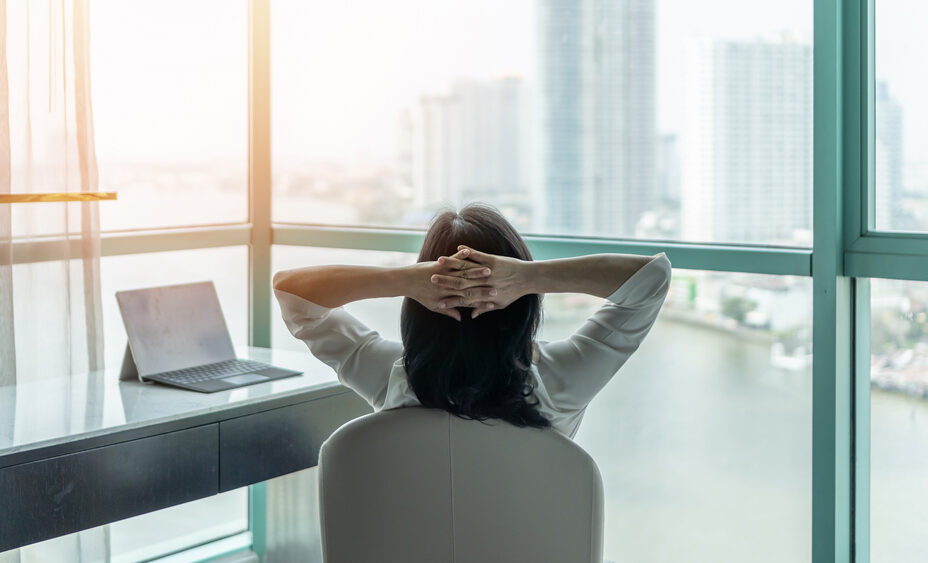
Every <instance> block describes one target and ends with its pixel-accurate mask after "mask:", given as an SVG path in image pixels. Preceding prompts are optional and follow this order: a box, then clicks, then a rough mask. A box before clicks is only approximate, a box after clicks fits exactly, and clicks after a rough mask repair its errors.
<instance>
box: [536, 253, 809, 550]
mask: <svg viewBox="0 0 928 563" xmlns="http://www.w3.org/2000/svg"><path fill="white" fill-rule="evenodd" d="M811 289H812V288H811V283H810V280H808V279H803V278H787V277H772V276H752V275H739V274H735V275H732V274H714V273H705V272H692V271H683V270H677V271H675V274H674V279H673V285H672V288H671V293H670V295H669V296H668V300H667V302H666V304H665V306H664V309H663V311H662V313H661V317H660V319H659V320H658V321H657V323H656V324H655V326H654V328H653V329H652V332H651V334H650V335H649V336H648V338H647V339H646V340H645V342H644V343H643V344H642V346H641V348H640V349H639V350H638V352H637V353H636V354H635V355H634V356H632V358H631V360H629V362H628V364H626V365H625V366H624V367H623V369H622V370H621V371H620V372H619V373H618V375H616V377H615V378H614V379H613V380H612V381H611V382H610V383H609V384H608V385H607V386H606V387H605V389H603V391H602V392H601V393H600V394H599V395H598V396H597V397H596V399H595V400H594V401H593V402H592V403H591V404H590V406H589V408H588V410H587V413H586V417H585V419H584V421H583V424H582V425H581V426H580V432H579V433H578V435H577V442H578V443H579V444H580V445H582V446H583V447H584V448H585V449H586V450H587V451H588V452H590V454H591V455H593V457H594V459H595V460H596V463H597V464H598V465H599V468H600V471H601V472H602V475H603V483H604V489H605V507H606V533H605V557H606V559H611V560H614V561H688V562H707V563H708V562H715V561H754V562H761V561H764V562H770V563H774V562H780V561H810V554H811V539H812V533H811V505H812V479H811V477H812V362H811V355H810V354H809V351H810V350H811V341H810V339H811V324H812V298H811V297H812V292H811ZM559 297H561V298H562V299H561V300H562V301H564V303H563V305H561V306H559V307H558V308H557V313H558V314H560V315H562V316H563V317H564V320H563V321H560V322H559V321H555V319H554V318H552V317H554V315H555V312H554V311H552V312H551V313H550V314H549V315H548V318H547V319H546V325H547V326H546V331H545V334H546V336H547V337H548V338H560V337H563V336H565V335H567V334H569V333H570V332H571V331H573V330H574V329H575V327H576V326H577V325H578V323H580V322H581V320H582V319H583V318H585V316H586V315H587V314H588V313H587V312H588V311H590V310H591V309H592V308H594V307H596V306H598V304H599V300H592V299H590V300H587V301H588V303H587V304H586V305H585V306H584V305H582V304H581V303H579V302H574V303H567V302H566V301H567V299H568V298H569V299H571V300H576V301H579V300H578V299H577V298H576V297H575V296H559ZM555 303H556V302H555V301H554V300H553V299H546V312H547V311H551V307H552V306H553V305H555Z"/></svg>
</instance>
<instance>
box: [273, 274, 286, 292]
mask: <svg viewBox="0 0 928 563" xmlns="http://www.w3.org/2000/svg"><path fill="white" fill-rule="evenodd" d="M288 274H289V272H288V271H287V270H281V271H279V272H276V273H275V274H274V278H273V279H272V280H271V285H273V286H274V289H279V290H281V291H286V289H285V287H286V285H287V279H288V278H289V277H290V276H289V275H288Z"/></svg>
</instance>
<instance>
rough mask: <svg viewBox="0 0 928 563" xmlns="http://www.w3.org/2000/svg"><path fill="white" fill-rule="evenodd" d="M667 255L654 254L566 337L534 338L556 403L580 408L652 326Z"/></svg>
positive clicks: (666, 279) (665, 282)
mask: <svg viewBox="0 0 928 563" xmlns="http://www.w3.org/2000/svg"><path fill="white" fill-rule="evenodd" d="M670 273H671V269H670V260H668V259H667V256H665V255H664V253H661V254H658V255H657V256H655V257H654V258H652V259H651V261H650V262H648V263H647V264H645V265H644V266H642V267H641V268H640V269H639V270H638V271H637V272H635V273H634V274H633V275H632V276H631V277H630V278H629V279H628V280H626V281H625V283H623V284H622V286H621V287H619V288H618V289H617V290H615V292H613V294H612V295H610V296H609V297H608V301H607V302H606V303H605V304H604V305H603V306H602V307H600V308H599V310H597V311H596V312H595V313H593V315H592V316H591V317H590V318H589V319H587V320H586V322H584V323H583V326H581V327H580V329H579V330H577V332H575V333H574V334H572V335H571V336H570V337H568V338H565V339H564V340H558V341H556V342H538V358H537V367H538V375H539V376H540V377H541V379H542V381H543V383H544V385H545V389H546V390H547V392H548V395H549V396H550V397H551V400H552V402H553V403H554V404H555V405H557V406H558V408H561V409H566V410H571V409H583V408H585V407H586V406H587V405H588V404H589V403H590V401H592V400H593V397H595V396H596V394H597V393H598V392H599V391H600V390H601V389H602V388H603V387H604V386H605V385H606V383H608V382H609V380H610V379H612V376H613V375H615V373H616V372H617V371H618V370H619V368H621V367H622V365H623V364H624V363H625V362H626V360H628V358H629V357H630V356H631V355H632V353H633V352H635V350H637V349H638V346H639V345H640V344H641V342H642V341H643V340H644V337H645V336H647V334H648V331H649V330H651V325H653V324H654V320H655V319H656V318H657V314H658V312H659V311H660V309H661V305H663V303H664V298H665V297H666V296H667V291H668V290H669V288H670Z"/></svg>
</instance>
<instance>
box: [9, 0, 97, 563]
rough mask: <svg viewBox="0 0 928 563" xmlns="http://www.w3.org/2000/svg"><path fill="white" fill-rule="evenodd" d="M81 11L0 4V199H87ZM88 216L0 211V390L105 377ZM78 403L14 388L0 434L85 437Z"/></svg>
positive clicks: (60, 210) (40, 547) (33, 555)
mask: <svg viewBox="0 0 928 563" xmlns="http://www.w3.org/2000/svg"><path fill="white" fill-rule="evenodd" d="M88 5H89V0H0V193H9V192H26V193H29V192H78V191H97V163H96V154H95V150H94V133H93V112H92V104H91V95H90V61H89V29H88V27H89V26H88V22H89V17H88V16H89V14H88ZM97 206H98V204H97V203H96V202H92V203H19V204H0V385H19V384H26V383H29V382H32V381H35V380H37V379H42V378H53V377H57V378H61V377H69V376H70V375H72V374H77V373H82V372H86V371H90V370H97V369H102V368H103V321H102V316H103V315H102V307H101V292H100V236H99V215H98V208H97ZM13 240H16V241H17V246H16V251H15V252H14V247H13V244H12V241H13ZM75 384H76V383H75ZM22 387H23V388H26V387H28V385H22ZM87 392H88V393H92V392H94V390H93V389H87ZM82 395H85V394H83V393H70V392H69V393H62V394H61V396H60V397H45V396H43V397H35V396H30V394H29V392H28V391H27V390H25V389H23V392H22V393H20V387H19V386H18V387H17V396H16V402H15V404H12V405H0V425H2V426H0V435H2V434H3V433H4V432H5V433H8V434H12V436H13V438H14V439H17V438H19V439H23V438H24V437H28V435H29V434H28V433H29V431H30V428H32V427H34V426H37V425H38V424H39V423H40V422H41V423H42V424H43V425H44V426H45V427H46V428H47V427H48V425H49V424H52V425H58V426H59V427H60V428H61V429H62V430H67V429H68V428H70V425H72V424H80V425H81V427H83V426H84V424H86V422H87V420H88V418H93V417H95V416H98V415H99V416H102V414H97V413H93V412H87V411H86V408H87V407H86V405H85V404H83V401H82V402H81V403H80V404H72V403H71V401H72V399H71V397H80V396H82ZM37 400H41V401H43V402H45V403H46V404H47V403H48V402H52V403H53V406H54V407H55V412H57V413H59V416H58V419H57V420H52V421H49V420H47V419H45V420H41V421H39V420H36V416H37V415H36V414H35V413H34V412H33V411H34V410H35V409H30V408H29V407H30V405H31V404H34V402H35V401H37ZM107 536H108V529H107V528H106V527H103V528H97V529H94V530H89V531H86V532H80V533H77V534H72V535H70V536H65V537H62V538H57V539H54V540H50V541H48V542H43V543H40V544H36V545H34V546H29V547H26V548H22V549H20V550H15V551H11V552H6V553H3V554H0V563H10V562H16V563H26V562H39V561H76V562H85V561H106V560H108V559H109V554H108V549H109V547H108V546H109V542H108V537H107Z"/></svg>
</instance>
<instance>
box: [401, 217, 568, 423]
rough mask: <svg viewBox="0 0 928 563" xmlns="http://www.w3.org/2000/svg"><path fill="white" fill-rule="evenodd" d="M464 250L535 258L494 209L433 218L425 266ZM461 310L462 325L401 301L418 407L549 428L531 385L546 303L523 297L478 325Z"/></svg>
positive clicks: (466, 310) (408, 368)
mask: <svg viewBox="0 0 928 563" xmlns="http://www.w3.org/2000/svg"><path fill="white" fill-rule="evenodd" d="M461 244H464V245H467V246H469V247H471V248H473V249H475V250H479V251H480V252H485V253H488V254H496V255H500V256H510V257H513V258H519V259H521V260H531V259H532V255H531V253H530V252H529V250H528V247H527V246H526V245H525V241H523V240H522V237H521V236H519V233H517V232H516V230H515V228H513V226H512V225H511V224H510V223H509V221H507V220H506V219H505V218H504V217H503V216H502V215H501V214H500V213H499V212H498V211H497V210H496V209H494V208H493V207H490V206H488V205H484V204H470V205H468V206H466V207H464V208H463V209H462V210H461V211H460V212H458V213H455V212H453V211H445V212H443V213H441V214H439V215H438V216H437V217H435V219H434V220H433V221H432V224H431V226H430V227H429V230H428V232H427V233H426V235H425V241H424V242H423V243H422V250H421V251H420V252H419V262H429V261H432V260H437V259H438V257H439V256H451V255H452V254H455V253H456V252H457V247H458V245H461ZM459 311H460V312H461V320H460V321H457V320H455V319H452V318H451V317H448V316H446V315H442V314H439V313H435V312H433V311H430V310H428V309H427V308H426V307H423V306H422V305H420V304H419V303H418V302H416V301H414V300H412V299H409V298H406V299H404V300H403V311H402V316H401V319H400V324H401V331H402V336H403V347H404V350H405V352H404V357H403V363H404V366H405V368H406V375H407V379H408V383H409V386H410V388H412V390H413V392H414V393H415V394H416V397H418V399H419V402H420V403H421V404H422V405H423V406H425V407H432V408H439V409H443V410H445V411H448V412H450V413H452V414H454V415H457V416H459V417H461V418H467V419H476V420H481V421H483V420H486V419H489V418H497V419H502V420H505V421H507V422H509V423H511V424H514V425H516V426H531V427H535V428H543V427H547V426H550V425H551V423H550V421H548V419H546V418H545V417H543V416H542V415H541V413H540V412H539V411H538V408H537V403H538V401H537V399H535V398H534V396H533V395H532V391H533V388H532V385H531V383H530V366H531V362H532V351H533V343H534V341H535V333H536V332H537V330H538V324H539V322H540V320H541V297H540V296H539V295H536V294H530V295H524V296H522V297H520V298H519V299H517V300H515V301H514V302H512V303H511V304H510V305H509V306H508V307H505V308H503V309H496V310H493V311H488V312H485V313H483V314H481V315H479V316H478V317H477V318H476V319H471V318H470V312H471V309H469V308H459ZM533 399H534V400H533Z"/></svg>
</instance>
